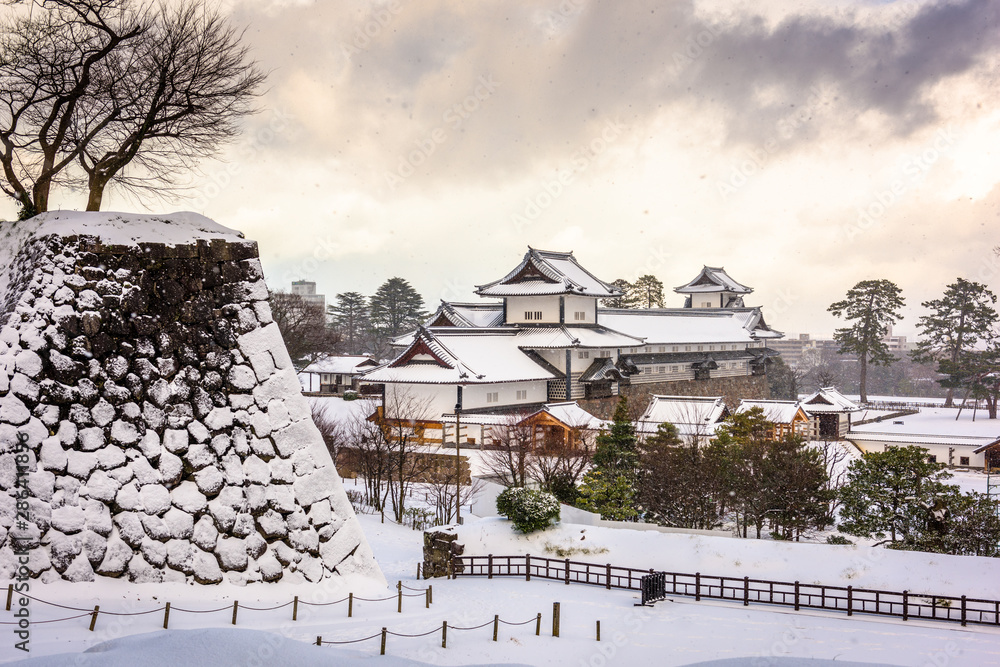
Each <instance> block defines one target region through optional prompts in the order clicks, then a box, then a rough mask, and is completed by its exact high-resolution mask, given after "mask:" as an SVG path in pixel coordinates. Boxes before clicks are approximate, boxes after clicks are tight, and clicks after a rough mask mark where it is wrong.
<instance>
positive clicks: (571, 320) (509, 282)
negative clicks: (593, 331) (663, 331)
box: [476, 247, 621, 325]
mask: <svg viewBox="0 0 1000 667" xmlns="http://www.w3.org/2000/svg"><path fill="white" fill-rule="evenodd" d="M476 294H478V295H479V296H485V297H503V300H504V313H505V316H504V322H505V323H506V324H526V325H549V324H570V325H572V324H577V325H588V324H589V325H594V324H597V300H598V299H606V298H608V297H614V296H620V295H621V290H619V289H618V288H617V287H614V286H613V285H610V284H608V283H606V282H604V281H603V280H600V279H599V278H597V277H596V276H594V274H592V273H590V271H587V270H586V269H585V268H583V267H582V266H580V264H579V263H578V262H577V261H576V258H575V257H574V256H573V253H572V252H553V251H549V250H536V249H535V248H531V247H529V248H528V252H527V253H526V254H525V255H524V258H523V259H522V260H521V263H520V264H518V265H517V266H516V267H515V268H514V269H513V270H512V271H511V272H510V273H508V274H507V275H506V276H504V277H503V278H501V279H500V280H497V281H494V282H492V283H488V284H486V285H479V286H478V287H477V288H476Z"/></svg>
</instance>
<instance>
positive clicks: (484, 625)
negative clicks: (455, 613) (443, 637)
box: [448, 621, 493, 630]
mask: <svg viewBox="0 0 1000 667" xmlns="http://www.w3.org/2000/svg"><path fill="white" fill-rule="evenodd" d="M487 625H493V621H486V622H485V623H483V624H482V625H474V626H472V627H471V628H460V627H458V626H455V625H449V626H448V627H449V628H450V629H452V630H478V629H479V628H485V627H486V626H487Z"/></svg>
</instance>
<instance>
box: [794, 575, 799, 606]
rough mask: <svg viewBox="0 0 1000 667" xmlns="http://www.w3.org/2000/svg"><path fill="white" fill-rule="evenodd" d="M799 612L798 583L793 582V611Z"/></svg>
mask: <svg viewBox="0 0 1000 667" xmlns="http://www.w3.org/2000/svg"><path fill="white" fill-rule="evenodd" d="M798 610H799V582H798V581H796V582H795V611H798Z"/></svg>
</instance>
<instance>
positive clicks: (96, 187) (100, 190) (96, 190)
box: [87, 179, 108, 211]
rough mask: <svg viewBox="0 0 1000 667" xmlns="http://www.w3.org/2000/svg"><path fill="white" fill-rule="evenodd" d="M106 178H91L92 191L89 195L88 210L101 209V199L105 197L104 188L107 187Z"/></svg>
mask: <svg viewBox="0 0 1000 667" xmlns="http://www.w3.org/2000/svg"><path fill="white" fill-rule="evenodd" d="M107 185H108V182H107V181H106V180H98V179H91V182H90V193H89V195H88V196H87V210H88V211H100V210H101V201H102V200H103V199H104V188H105V187H107Z"/></svg>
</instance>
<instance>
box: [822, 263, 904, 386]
mask: <svg viewBox="0 0 1000 667" xmlns="http://www.w3.org/2000/svg"><path fill="white" fill-rule="evenodd" d="M900 294H901V290H900V289H899V287H897V286H896V284H895V283H893V282H891V281H889V280H885V279H881V280H862V281H861V282H859V283H858V284H857V285H855V286H854V287H852V288H851V289H849V290H848V291H847V298H846V299H844V300H842V301H837V302H835V303H833V304H831V305H830V307H829V308H827V310H828V311H830V312H831V313H833V314H834V315H836V316H838V317H844V318H845V319H846V320H848V322H851V321H853V324H851V326H849V327H847V328H844V329H837V330H836V332H834V334H833V337H834V338H835V339H836V341H837V342H838V343H839V344H840V350H839V351H840V353H841V354H845V353H853V354H856V355H858V362H859V365H860V367H861V377H860V379H859V388H860V393H861V402H862V403H865V402H867V401H868V385H867V380H868V365H869V364H872V365H875V366H886V365H888V364H891V363H892V362H893V361H895V360H896V357H894V356H892V355H891V354H889V346H888V345H887V344H886V342H885V340H884V339H885V337H886V335H888V333H889V327H890V326H891V325H892V323H893V322H898V321H899V320H900V319H902V317H903V316H902V314H901V313H900V312H899V309H900V308H902V307H903V303H904V299H903V297H902V296H900Z"/></svg>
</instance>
